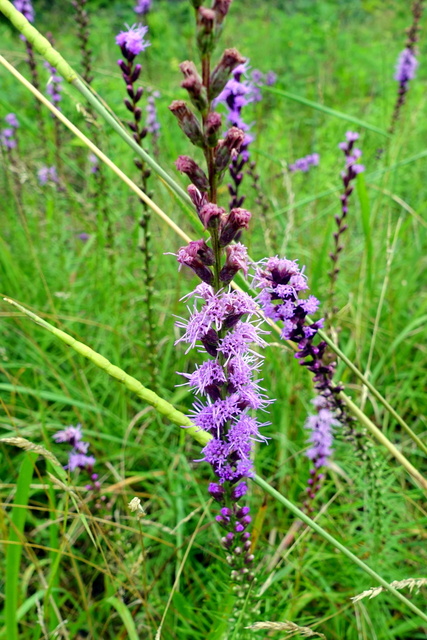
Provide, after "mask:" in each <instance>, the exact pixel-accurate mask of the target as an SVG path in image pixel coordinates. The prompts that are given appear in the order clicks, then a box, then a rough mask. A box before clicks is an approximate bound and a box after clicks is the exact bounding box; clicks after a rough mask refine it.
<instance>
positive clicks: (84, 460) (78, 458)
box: [65, 452, 96, 471]
mask: <svg viewBox="0 0 427 640" xmlns="http://www.w3.org/2000/svg"><path fill="white" fill-rule="evenodd" d="M95 462H96V460H95V458H94V457H93V456H87V455H85V454H84V453H78V452H72V453H70V455H69V456H68V464H67V465H66V466H65V469H68V470H69V471H75V469H92V467H93V466H94V464H95Z"/></svg>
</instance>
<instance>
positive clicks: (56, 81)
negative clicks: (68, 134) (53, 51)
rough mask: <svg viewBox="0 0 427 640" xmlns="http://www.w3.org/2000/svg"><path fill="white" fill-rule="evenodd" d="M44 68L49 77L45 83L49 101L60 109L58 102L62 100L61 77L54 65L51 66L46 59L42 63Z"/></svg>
mask: <svg viewBox="0 0 427 640" xmlns="http://www.w3.org/2000/svg"><path fill="white" fill-rule="evenodd" d="M43 66H44V67H45V69H47V70H48V71H49V73H50V78H49V81H48V83H47V87H46V93H47V94H48V96H50V101H51V102H52V104H53V105H54V106H55V107H56V108H57V109H60V106H59V103H60V102H61V100H62V96H61V91H62V82H63V80H62V77H61V76H60V75H58V72H57V71H56V69H55V67H53V66H52V65H51V64H50V62H47V60H46V61H45V62H44V63H43Z"/></svg>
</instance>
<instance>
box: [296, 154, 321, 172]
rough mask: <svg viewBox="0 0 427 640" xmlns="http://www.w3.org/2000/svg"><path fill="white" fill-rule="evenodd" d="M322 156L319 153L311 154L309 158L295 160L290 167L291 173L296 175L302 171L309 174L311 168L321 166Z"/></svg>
mask: <svg viewBox="0 0 427 640" xmlns="http://www.w3.org/2000/svg"><path fill="white" fill-rule="evenodd" d="M319 160H320V156H319V154H318V153H310V154H309V155H308V156H304V157H303V158H299V159H298V160H295V162H294V163H292V164H290V165H289V171H290V172H291V173H294V172H295V171H302V172H303V173H307V171H309V170H310V168H311V167H317V166H318V165H319Z"/></svg>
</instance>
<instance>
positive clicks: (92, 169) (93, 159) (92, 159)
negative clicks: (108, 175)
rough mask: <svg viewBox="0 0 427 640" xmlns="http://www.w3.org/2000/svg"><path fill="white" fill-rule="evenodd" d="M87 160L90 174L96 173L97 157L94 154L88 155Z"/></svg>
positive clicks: (97, 168)
mask: <svg viewBox="0 0 427 640" xmlns="http://www.w3.org/2000/svg"><path fill="white" fill-rule="evenodd" d="M88 160H89V163H90V165H91V166H90V172H91V173H97V172H98V171H99V160H98V156H96V155H95V154H94V153H89V155H88Z"/></svg>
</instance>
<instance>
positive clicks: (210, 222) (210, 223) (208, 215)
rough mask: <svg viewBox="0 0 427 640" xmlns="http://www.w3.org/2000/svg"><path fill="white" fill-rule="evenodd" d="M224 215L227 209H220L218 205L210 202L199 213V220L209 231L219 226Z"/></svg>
mask: <svg viewBox="0 0 427 640" xmlns="http://www.w3.org/2000/svg"><path fill="white" fill-rule="evenodd" d="M224 214H225V209H223V208H222V207H218V205H216V204H213V203H212V202H208V203H207V204H205V205H204V206H203V207H202V208H201V210H200V211H199V218H200V220H201V221H202V223H203V226H204V227H205V229H209V228H213V227H215V226H217V224H218V221H219V219H220V217H221V216H223V215H224Z"/></svg>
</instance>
